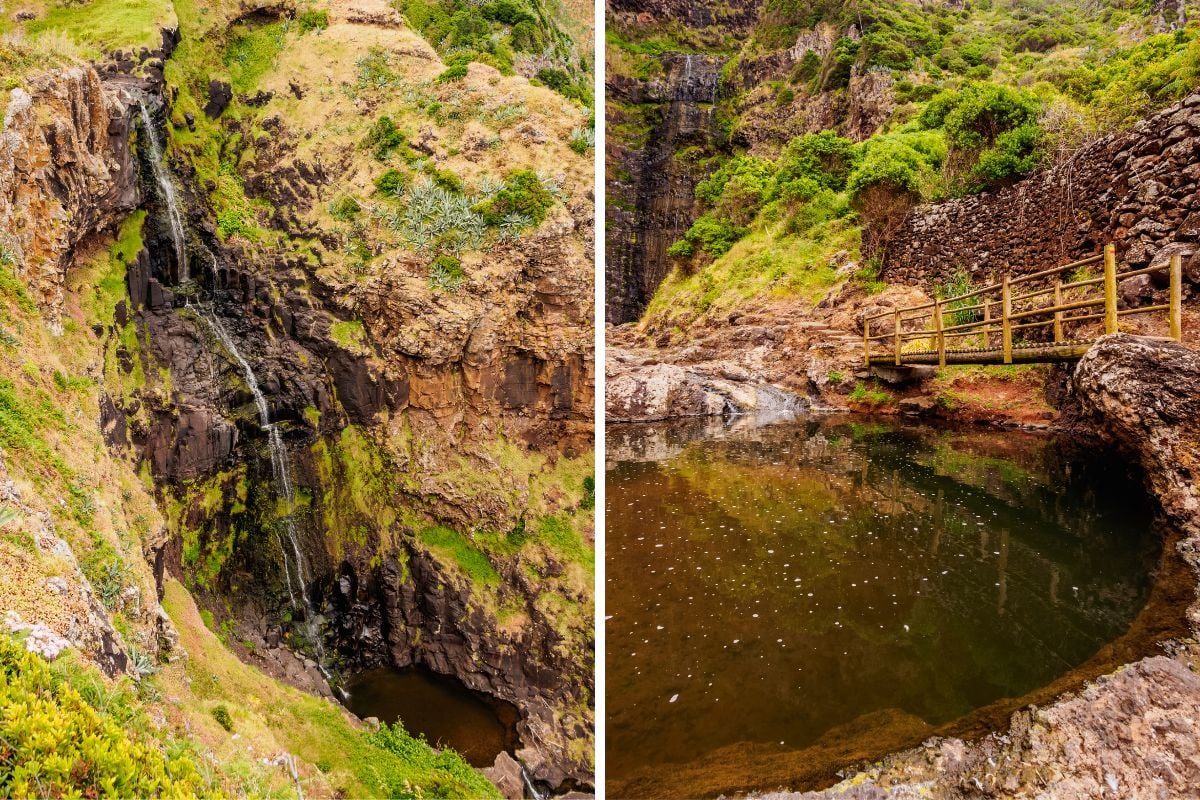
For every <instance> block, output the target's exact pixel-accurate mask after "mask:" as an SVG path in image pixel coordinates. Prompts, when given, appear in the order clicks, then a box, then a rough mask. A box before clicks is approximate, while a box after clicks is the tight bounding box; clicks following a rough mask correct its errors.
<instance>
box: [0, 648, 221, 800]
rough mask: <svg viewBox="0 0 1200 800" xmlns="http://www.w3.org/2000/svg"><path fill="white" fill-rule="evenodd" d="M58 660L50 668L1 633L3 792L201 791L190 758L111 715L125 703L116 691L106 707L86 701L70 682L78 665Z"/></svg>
mask: <svg viewBox="0 0 1200 800" xmlns="http://www.w3.org/2000/svg"><path fill="white" fill-rule="evenodd" d="M62 658H63V659H67V661H66V662H64V663H63V665H62V666H59V664H56V665H55V668H54V669H52V668H51V666H50V665H49V664H47V663H46V662H45V661H44V660H42V658H41V657H40V656H35V655H33V654H31V653H26V652H25V650H24V648H23V647H22V646H21V645H20V644H18V643H17V642H15V641H14V640H13V639H12V638H10V637H9V636H7V635H2V634H0V797H159V796H169V797H177V796H194V795H196V794H198V793H201V792H203V791H204V790H205V788H206V787H205V786H204V783H203V781H202V780H201V778H200V773H199V771H198V770H197V768H196V765H195V763H194V762H192V761H191V760H190V759H189V758H187V757H186V756H183V755H168V754H166V753H164V752H163V751H162V750H161V749H160V748H159V746H158V744H157V743H156V742H154V741H152V740H149V739H143V738H141V737H135V736H132V735H131V734H130V733H128V732H127V731H126V730H125V729H124V728H123V727H122V725H121V724H120V722H123V721H124V720H123V719H121V718H119V717H118V718H117V719H114V718H113V714H114V712H120V713H124V712H126V711H128V708H129V707H128V705H126V704H125V702H124V701H123V700H122V699H121V698H120V696H119V695H113V696H112V697H108V698H106V699H107V700H108V701H109V702H107V703H106V704H105V705H104V707H103V710H100V709H99V708H97V707H96V706H94V705H92V704H91V703H89V702H88V701H86V700H85V699H84V697H83V696H82V695H81V694H80V691H79V690H78V689H77V688H76V686H74V685H73V684H72V680H71V679H72V678H73V677H76V676H79V675H80V673H79V672H78V670H79V668H78V667H71V666H70V665H69V659H70V656H64V657H62ZM93 669H94V668H93ZM95 680H96V681H101V680H102V679H100V678H98V677H97V678H95ZM93 688H94V687H93ZM130 713H131V712H130Z"/></svg>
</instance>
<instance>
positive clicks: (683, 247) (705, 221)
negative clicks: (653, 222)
mask: <svg viewBox="0 0 1200 800" xmlns="http://www.w3.org/2000/svg"><path fill="white" fill-rule="evenodd" d="M745 235H746V228H744V227H741V226H739V225H735V224H734V223H733V222H731V221H729V220H727V219H719V218H717V217H714V216H713V215H711V214H704V215H703V216H701V217H700V218H699V219H697V220H696V221H695V222H693V223H692V227H691V228H689V229H688V231H687V233H685V234H684V235H683V239H682V240H681V241H680V242H676V243H675V244H673V245H672V246H671V247H670V248H669V252H670V254H671V255H673V256H677V257H688V256H691V255H692V254H694V253H695V252H696V251H697V250H702V251H704V252H705V253H707V254H708V255H710V256H712V257H713V258H718V257H720V256H723V255H725V254H726V253H728V252H729V248H731V247H733V245H734V243H735V242H737V240H738V239H740V238H742V237H743V236H745Z"/></svg>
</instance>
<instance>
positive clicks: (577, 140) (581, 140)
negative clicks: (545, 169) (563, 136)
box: [571, 127, 596, 156]
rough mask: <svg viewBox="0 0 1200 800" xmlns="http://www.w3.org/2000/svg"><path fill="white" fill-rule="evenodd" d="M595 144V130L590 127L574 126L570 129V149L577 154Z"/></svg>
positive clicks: (585, 151) (586, 150) (584, 152)
mask: <svg viewBox="0 0 1200 800" xmlns="http://www.w3.org/2000/svg"><path fill="white" fill-rule="evenodd" d="M595 146H596V132H595V131H593V130H592V129H591V128H583V127H580V128H575V129H574V130H572V131H571V149H572V150H574V151H575V152H576V153H579V155H581V156H582V155H584V154H586V153H587V152H588V151H589V150H591V149H592V148H593V147H595Z"/></svg>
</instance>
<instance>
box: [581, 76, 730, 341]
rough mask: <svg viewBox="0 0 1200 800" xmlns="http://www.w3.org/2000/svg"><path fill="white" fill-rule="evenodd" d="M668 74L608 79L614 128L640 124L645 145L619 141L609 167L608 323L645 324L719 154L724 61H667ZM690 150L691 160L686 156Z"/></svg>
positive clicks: (610, 154) (615, 140)
mask: <svg viewBox="0 0 1200 800" xmlns="http://www.w3.org/2000/svg"><path fill="white" fill-rule="evenodd" d="M660 63H661V66H662V70H663V74H662V75H661V76H660V77H656V78H654V79H652V80H649V81H638V80H634V79H632V78H628V77H625V76H621V75H611V76H609V77H608V79H607V83H606V85H607V87H608V95H609V97H610V98H611V99H613V100H616V101H618V103H619V104H613V105H612V106H611V107H610V108H609V110H608V111H607V114H608V123H609V128H610V129H613V128H615V127H616V126H619V125H621V124H623V123H626V122H628V121H629V120H627V119H626V118H627V117H635V118H636V117H639V116H640V117H641V120H639V121H636V122H635V124H640V125H641V126H643V136H644V140H643V141H641V142H638V143H630V142H622V141H621V140H620V137H613V139H612V140H611V143H610V144H609V149H608V153H607V154H606V156H607V159H608V164H609V174H610V177H609V178H608V192H609V205H608V211H607V217H608V219H607V229H608V230H607V234H606V235H607V242H606V245H605V246H606V250H605V255H606V262H607V266H606V270H607V271H606V275H605V280H606V289H607V295H606V297H607V300H606V303H607V308H606V310H605V313H606V319H607V320H608V321H609V322H614V323H622V322H630V321H632V320H635V319H637V318H638V316H640V314H641V312H642V310H643V309H645V307H646V304H647V303H649V302H650V298H651V296H653V294H654V290H655V289H656V288H658V284H659V283H661V282H662V279H663V278H664V277H666V274H667V271H668V270H669V269H670V267H671V263H670V259H669V257H668V256H667V248H668V247H670V246H671V245H672V244H673V243H674V242H675V241H676V240H678V239H679V238H680V237H681V236H682V235H683V233H684V232H685V231H686V230H687V229H688V228H689V227H691V224H692V222H693V221H694V220H695V213H694V212H693V206H694V205H695V200H694V196H693V195H694V191H695V188H696V184H697V183H698V182H699V181H700V180H702V179H703V178H704V177H705V175H706V174H707V169H706V168H705V167H704V166H703V164H702V163H701V162H702V159H703V158H704V157H705V155H707V154H711V153H712V152H714V150H715V149H716V148H717V147H718V146H719V142H720V141H721V138H722V132H721V131H720V130H719V127H718V124H717V118H716V114H717V100H718V97H717V93H718V91H719V82H720V71H721V67H722V65H723V64H724V59H723V58H721V57H715V56H697V55H690V54H682V53H668V54H666V55H664V56H663V57H662V58H661V61H660ZM685 148H686V149H687V152H686V154H685V153H681V151H684V150H685Z"/></svg>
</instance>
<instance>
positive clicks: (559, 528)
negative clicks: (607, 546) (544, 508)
mask: <svg viewBox="0 0 1200 800" xmlns="http://www.w3.org/2000/svg"><path fill="white" fill-rule="evenodd" d="M538 538H539V539H541V540H542V541H543V542H545V543H546V545H547V546H549V547H550V548H551V549H552V550H553V551H554V552H555V553H557V554H559V555H560V556H562V557H563V558H565V559H566V560H568V561H573V562H575V563H576V564H579V565H580V566H582V567H584V568H585V569H587V570H588V571H591V570H592V569H594V568H595V566H596V553H595V551H594V550H592V548H590V547H588V546H587V545H586V544H585V543H584V541H583V538H582V537H581V536H580V535H579V533H578V531H576V530H575V528H574V527H573V526H572V525H571V522H570V520H569V519H568V518H567V517H566V516H565V515H559V516H554V517H546V518H545V519H543V520H542V521H541V523H540V524H539V526H538Z"/></svg>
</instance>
